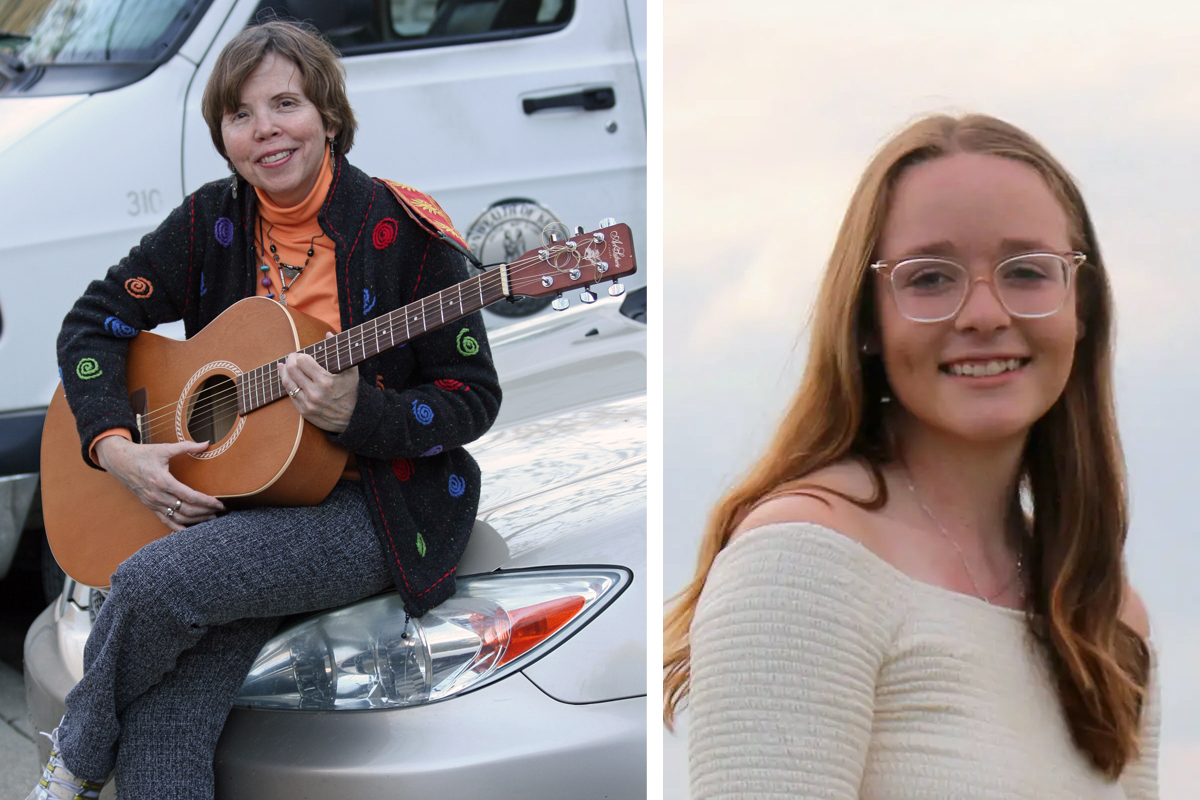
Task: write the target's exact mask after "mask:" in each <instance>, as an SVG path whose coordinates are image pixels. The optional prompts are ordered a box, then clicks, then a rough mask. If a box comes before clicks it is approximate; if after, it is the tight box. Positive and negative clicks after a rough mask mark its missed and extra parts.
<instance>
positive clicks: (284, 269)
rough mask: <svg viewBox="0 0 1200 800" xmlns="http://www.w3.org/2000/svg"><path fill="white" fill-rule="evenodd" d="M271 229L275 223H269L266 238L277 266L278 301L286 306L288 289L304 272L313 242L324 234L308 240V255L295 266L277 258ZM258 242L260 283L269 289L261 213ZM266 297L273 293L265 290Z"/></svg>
mask: <svg viewBox="0 0 1200 800" xmlns="http://www.w3.org/2000/svg"><path fill="white" fill-rule="evenodd" d="M273 230H275V224H274V223H271V227H270V228H268V229H267V233H266V239H267V240H268V241H270V243H271V244H270V250H271V258H273V259H274V260H275V264H276V266H278V268H279V285H280V287H281V288H280V289H279V302H280V303H282V304H283V305H285V306H286V305H287V291H288V289H290V288H292V284H294V283H295V282H296V281H297V280H298V279H299V278H300V276H301V275H303V274H304V269H305V267H307V266H308V262H309V261H310V260H311V259H312V257H313V243H314V242H315V241H316V240H317V239H318V238H319V237H321V236H324V235H325V234H324V233H318V234H317V235H316V236H313V237H312V239H310V240H309V242H308V255H307V257H306V258H305V259H304V266H300V267H297V266H295V265H293V264H287V263H285V262H283V261H281V260H280V259H279V253H278V251H277V250H276V249H275V240H274V239H272V238H271V231H273ZM258 242H259V246H260V247H261V248H262V252H263V265H262V266H261V267H259V269H260V270H261V271H262V273H263V278H262V285H263V286H265V287H267V288H268V289H271V288H272V286H271V275H270V273H271V267H270V265H268V264H267V263H266V254H267V246H266V241H264V239H263V230H262V216H261V215H260V216H259V218H258ZM267 297H270V298H272V299H273V298H274V297H275V293H274V292H267Z"/></svg>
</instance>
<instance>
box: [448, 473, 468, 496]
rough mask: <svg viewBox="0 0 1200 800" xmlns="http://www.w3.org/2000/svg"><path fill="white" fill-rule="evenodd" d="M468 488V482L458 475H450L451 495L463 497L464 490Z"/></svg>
mask: <svg viewBox="0 0 1200 800" xmlns="http://www.w3.org/2000/svg"><path fill="white" fill-rule="evenodd" d="M466 490H467V482H466V481H464V480H463V479H462V478H460V477H458V476H457V475H451V476H450V496H451V497H462V496H463V492H465V491H466Z"/></svg>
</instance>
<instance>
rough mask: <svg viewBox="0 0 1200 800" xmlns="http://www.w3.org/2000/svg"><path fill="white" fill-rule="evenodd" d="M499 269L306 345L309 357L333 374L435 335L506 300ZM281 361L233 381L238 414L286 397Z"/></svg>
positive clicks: (259, 368) (264, 365)
mask: <svg viewBox="0 0 1200 800" xmlns="http://www.w3.org/2000/svg"><path fill="white" fill-rule="evenodd" d="M497 273H498V270H489V271H488V272H485V273H483V274H482V275H478V276H476V277H474V278H468V279H467V280H465V281H463V282H462V283H459V284H456V285H454V286H450V287H448V288H446V289H443V290H441V291H440V292H437V293H436V294H431V295H429V296H428V297H424V298H422V299H420V300H417V301H416V302H414V303H410V304H408V305H406V306H404V307H403V308H398V309H396V310H395V311H392V312H391V313H388V314H384V315H383V316H380V317H376V318H375V319H372V320H368V321H367V322H364V323H363V324H362V325H358V326H355V327H353V328H351V329H350V330H348V331H343V332H341V333H339V334H337V335H336V336H333V337H331V338H329V339H325V340H323V341H320V342H317V343H316V344H312V345H309V346H308V347H305V348H304V349H303V350H300V352H301V353H307V354H308V355H310V356H312V357H313V358H314V359H316V361H317V363H318V364H320V365H321V366H322V367H324V368H325V369H326V370H328V371H329V372H332V373H334V374H335V375H336V374H337V373H339V372H343V371H345V370H348V369H350V368H351V367H353V366H354V365H355V364H359V363H361V362H363V361H365V360H367V359H368V358H372V357H373V356H377V355H379V354H380V353H382V352H384V351H385V350H390V349H392V348H393V347H399V346H400V345H402V344H405V343H406V342H409V341H411V340H412V339H415V338H417V337H418V336H421V335H422V334H424V333H427V332H428V331H432V330H436V329H438V328H440V327H442V326H443V325H448V324H450V323H451V322H454V321H455V320H458V319H461V318H463V317H465V316H466V315H467V314H471V313H473V312H475V311H478V310H480V309H481V308H483V307H484V306H488V305H491V304H492V303H495V302H496V301H498V300H502V299H504V292H503V291H502V290H501V284H500V280H499V277H498V274H497ZM281 363H283V359H280V360H279V361H272V362H271V363H269V364H263V365H262V366H261V367H256V368H255V369H252V370H250V371H249V372H245V373H243V374H242V375H240V376H239V377H238V378H237V391H238V413H239V414H248V413H250V412H251V411H253V410H255V409H256V408H261V407H263V406H265V405H266V404H268V403H272V402H274V401H276V400H278V399H280V398H281V397H284V396H286V395H287V392H286V391H284V389H283V384H282V383H281V382H280V380H279V367H278V365H279V364H281Z"/></svg>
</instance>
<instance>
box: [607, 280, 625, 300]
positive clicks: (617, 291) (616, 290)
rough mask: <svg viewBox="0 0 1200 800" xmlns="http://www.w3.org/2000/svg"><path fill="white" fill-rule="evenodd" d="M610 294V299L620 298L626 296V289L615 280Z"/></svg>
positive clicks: (609, 289)
mask: <svg viewBox="0 0 1200 800" xmlns="http://www.w3.org/2000/svg"><path fill="white" fill-rule="evenodd" d="M608 294H609V296H610V297H620V296H621V295H623V294H625V287H624V286H622V285H621V283H620V281H617V280H616V279H614V280H613V282H612V286H610V287H608Z"/></svg>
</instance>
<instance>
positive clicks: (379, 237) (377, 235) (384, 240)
mask: <svg viewBox="0 0 1200 800" xmlns="http://www.w3.org/2000/svg"><path fill="white" fill-rule="evenodd" d="M394 241H396V220H394V219H392V218H391V217H388V218H387V219H381V220H379V222H378V223H376V225H375V230H373V231H372V232H371V243H372V244H374V245H375V249H376V250H382V249H384V248H385V247H387V246H388V245H390V244H391V243H392V242H394Z"/></svg>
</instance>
